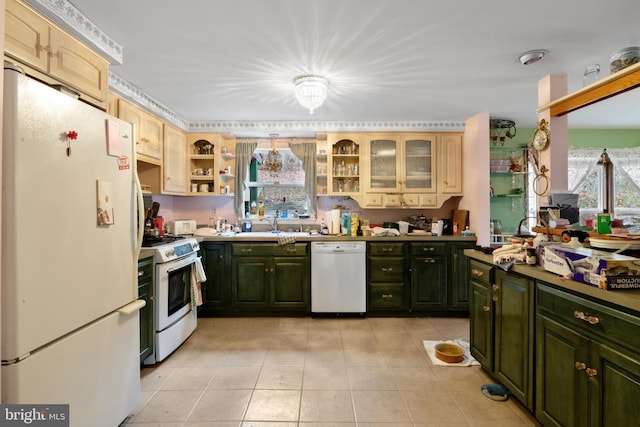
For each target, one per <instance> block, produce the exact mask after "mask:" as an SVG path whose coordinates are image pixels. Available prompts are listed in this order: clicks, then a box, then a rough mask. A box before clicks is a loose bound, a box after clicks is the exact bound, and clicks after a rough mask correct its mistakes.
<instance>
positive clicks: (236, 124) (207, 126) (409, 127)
mask: <svg viewBox="0 0 640 427" xmlns="http://www.w3.org/2000/svg"><path fill="white" fill-rule="evenodd" d="M464 126H465V122H457V121H225V120H218V121H216V120H209V121H199V122H190V123H189V128H188V129H187V130H188V131H189V132H231V133H234V134H243V133H245V134H246V133H263V132H286V133H290V132H362V131H369V132H371V131H373V132H383V131H396V132H400V131H402V132H407V131H436V132H462V131H464Z"/></svg>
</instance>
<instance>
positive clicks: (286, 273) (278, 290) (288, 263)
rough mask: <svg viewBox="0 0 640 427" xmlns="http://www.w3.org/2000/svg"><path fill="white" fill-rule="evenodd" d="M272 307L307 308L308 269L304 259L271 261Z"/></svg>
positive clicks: (289, 258) (292, 258) (307, 260)
mask: <svg viewBox="0 0 640 427" xmlns="http://www.w3.org/2000/svg"><path fill="white" fill-rule="evenodd" d="M272 265H273V267H271V268H272V269H273V270H272V271H271V273H272V276H273V278H272V283H271V299H270V301H269V302H270V304H271V306H272V307H278V308H290V309H302V310H305V309H308V308H309V288H310V285H309V284H310V279H309V276H310V271H311V270H310V267H309V258H306V257H276V258H274V259H273V264H272Z"/></svg>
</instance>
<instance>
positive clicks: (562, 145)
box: [536, 74, 569, 211]
mask: <svg viewBox="0 0 640 427" xmlns="http://www.w3.org/2000/svg"><path fill="white" fill-rule="evenodd" d="M567 92H568V85H567V76H566V75H565V74H550V75H548V76H546V77H544V78H543V79H541V80H540V81H539V82H538V106H544V105H548V104H549V103H550V102H552V101H554V100H556V99H558V98H561V97H563V96H565V95H567ZM540 119H545V120H546V121H547V122H548V123H549V132H550V136H551V138H550V141H551V142H550V144H549V146H548V147H547V148H546V149H545V150H543V151H541V152H540V156H539V166H540V167H542V165H544V166H546V168H547V172H546V175H547V178H548V180H549V189H548V190H547V192H546V193H545V194H544V195H542V196H537V197H536V211H537V210H538V209H539V208H540V206H546V205H547V204H548V203H547V194H549V193H550V192H553V191H567V190H568V188H567V187H568V181H569V179H568V158H569V128H568V116H567V115H564V116H558V117H551V115H550V111H549V109H546V110H542V111H540V112H539V113H538V121H540ZM543 181H544V179H542V180H540V179H538V183H539V184H540V185H538V187H539V188H538V192H540V191H542V190H543V189H544V185H543V184H544V182H543Z"/></svg>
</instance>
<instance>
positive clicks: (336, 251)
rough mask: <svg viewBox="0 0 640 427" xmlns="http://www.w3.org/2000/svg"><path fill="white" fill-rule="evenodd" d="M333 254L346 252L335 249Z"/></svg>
mask: <svg viewBox="0 0 640 427" xmlns="http://www.w3.org/2000/svg"><path fill="white" fill-rule="evenodd" d="M331 252H333V253H334V254H339V253H342V252H344V249H333V250H332V251H331Z"/></svg>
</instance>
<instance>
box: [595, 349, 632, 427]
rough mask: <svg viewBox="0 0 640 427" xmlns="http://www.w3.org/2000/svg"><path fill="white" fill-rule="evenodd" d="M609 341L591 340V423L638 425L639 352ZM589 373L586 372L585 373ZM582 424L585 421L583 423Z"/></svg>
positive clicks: (611, 426)
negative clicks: (592, 369) (592, 368)
mask: <svg viewBox="0 0 640 427" xmlns="http://www.w3.org/2000/svg"><path fill="white" fill-rule="evenodd" d="M637 350H638V349H636V351H635V352H633V351H629V350H624V349H621V348H618V346H615V345H611V344H604V343H600V342H597V341H592V342H591V347H590V351H591V357H590V363H589V366H591V367H594V369H595V372H594V371H592V373H593V374H594V376H593V377H590V378H589V386H590V387H589V392H590V399H589V402H590V404H589V406H590V422H589V425H590V426H603V427H614V426H626V425H631V424H630V422H632V421H631V420H636V422H637V423H638V424H640V355H639V354H638V351H637ZM588 375H589V373H588V372H587V376H588ZM583 425H584V424H583Z"/></svg>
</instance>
